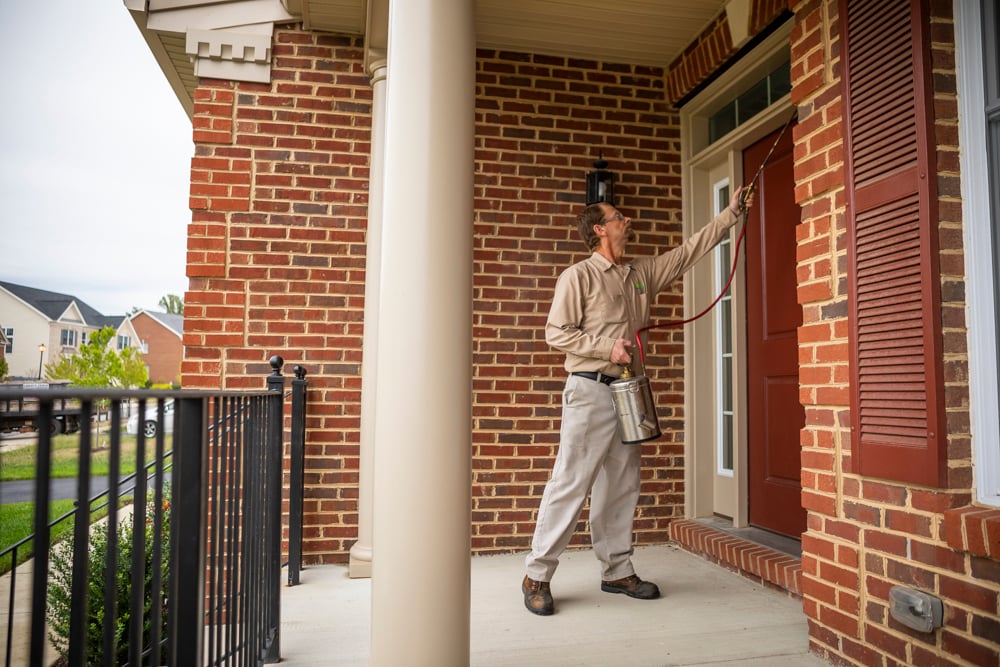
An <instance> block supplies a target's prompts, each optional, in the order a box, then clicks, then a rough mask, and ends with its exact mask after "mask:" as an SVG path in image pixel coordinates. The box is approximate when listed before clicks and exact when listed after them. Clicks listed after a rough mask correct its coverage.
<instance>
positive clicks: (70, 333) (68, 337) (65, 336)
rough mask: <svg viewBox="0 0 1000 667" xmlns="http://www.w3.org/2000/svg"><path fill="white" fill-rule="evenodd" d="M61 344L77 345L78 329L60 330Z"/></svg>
mask: <svg viewBox="0 0 1000 667" xmlns="http://www.w3.org/2000/svg"><path fill="white" fill-rule="evenodd" d="M59 344H60V345H62V346H63V347H76V331H75V330H74V329H63V330H62V331H60V332H59Z"/></svg>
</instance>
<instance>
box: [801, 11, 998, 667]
mask: <svg viewBox="0 0 1000 667" xmlns="http://www.w3.org/2000/svg"><path fill="white" fill-rule="evenodd" d="M931 4H932V5H933V6H934V9H933V11H934V18H933V20H932V23H931V26H932V28H931V39H932V42H933V43H932V50H933V62H934V64H935V65H934V68H935V72H934V91H935V96H934V97H935V100H934V111H935V123H934V135H935V136H934V137H933V139H932V141H933V143H934V144H936V145H937V147H938V152H937V156H936V157H937V161H938V191H939V202H938V215H939V219H940V224H939V232H938V234H939V236H938V240H939V246H940V255H939V260H940V266H941V286H942V319H943V322H944V325H943V332H942V334H943V340H944V364H945V368H946V380H945V382H946V409H947V418H948V455H947V470H948V475H947V479H948V484H947V487H946V488H944V489H931V488H920V487H913V486H906V485H901V484H896V483H892V482H887V481H882V480H876V479H870V478H864V477H861V476H859V475H857V474H856V473H855V472H854V471H853V468H852V462H851V440H850V412H849V403H850V401H849V399H848V389H849V383H850V381H851V376H850V367H849V363H848V356H849V355H848V338H847V336H848V321H847V298H848V293H847V280H846V275H847V274H846V272H847V223H846V217H845V190H844V188H845V183H844V154H843V147H842V144H841V139H840V137H841V136H842V135H843V109H842V107H841V100H840V93H841V81H840V79H839V78H838V73H839V45H840V39H839V34H838V32H837V29H838V28H837V26H838V21H837V16H838V3H837V2H836V1H823V2H803V3H799V4H798V6H797V7H796V8H795V11H796V25H795V29H794V31H793V34H792V78H793V91H792V96H793V101H794V102H795V104H797V105H798V108H799V124H798V127H797V128H796V131H795V140H796V172H795V176H796V184H797V188H796V193H797V199H798V201H799V203H800V205H801V207H802V223H801V224H800V225H799V226H798V228H797V233H798V241H799V250H798V259H799V263H798V282H799V301H800V303H801V304H802V308H803V326H802V328H801V330H800V332H799V346H800V354H799V361H800V382H801V390H800V398H801V401H802V403H803V405H804V406H805V408H806V428H805V429H804V430H803V432H802V446H803V452H802V465H803V471H802V486H803V504H804V505H805V507H806V508H807V509H808V510H809V519H808V533H807V534H806V535H805V536H804V538H803V557H802V569H803V606H804V609H805V612H806V614H807V616H808V617H809V626H810V637H811V644H812V647H813V650H815V651H817V652H819V653H821V654H824V655H825V656H826V657H828V658H829V659H831V660H832V661H834V662H835V663H837V664H865V665H870V664H878V665H897V664H938V665H952V664H954V665H984V664H996V663H997V660H998V643H997V639H998V636H1000V632H998V631H1000V624H998V623H997V621H996V617H997V612H998V608H997V598H998V591H1000V565H998V561H997V560H995V559H990V558H987V557H983V556H984V554H977V553H976V552H975V551H966V548H967V547H968V545H969V540H968V537H967V534H966V533H965V532H963V528H967V526H966V525H964V524H963V516H965V515H963V514H962V513H961V512H960V511H957V509H956V508H961V507H963V506H965V505H967V504H968V503H969V502H970V500H971V488H972V475H971V436H970V433H969V413H968V385H967V377H968V373H967V365H968V356H967V351H966V330H965V322H964V307H965V304H964V280H965V277H964V258H963V255H962V220H961V209H960V201H959V192H960V190H959V178H960V173H959V167H958V157H957V156H958V146H957V143H958V139H957V120H958V118H957V108H956V101H955V91H956V86H955V72H954V31H953V26H952V24H951V17H950V4H947V3H931ZM949 516H951V517H953V518H952V519H951V520H950V521H948V520H946V517H949ZM985 523H986V522H984V523H981V524H975V523H973V525H974V526H976V525H985ZM973 535H974V536H975V530H974V529H973ZM973 542H975V537H973ZM893 585H906V586H912V587H914V588H918V589H920V590H923V591H926V592H929V593H931V594H933V595H936V596H939V597H941V598H942V599H943V600H944V605H945V619H944V625H945V627H944V628H943V629H941V630H939V631H937V632H934V633H929V634H922V633H917V632H913V631H911V630H909V629H907V628H906V627H905V626H902V625H901V624H899V623H897V622H896V621H895V620H893V619H891V618H890V616H889V604H888V591H889V588H890V587H891V586H893Z"/></svg>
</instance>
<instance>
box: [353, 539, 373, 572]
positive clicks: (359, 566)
mask: <svg viewBox="0 0 1000 667" xmlns="http://www.w3.org/2000/svg"><path fill="white" fill-rule="evenodd" d="M347 576H349V577H350V578H351V579H371V576H372V550H371V547H364V546H361V545H360V544H358V543H357V542H355V543H354V546H353V547H351V561H350V565H349V566H348V569H347Z"/></svg>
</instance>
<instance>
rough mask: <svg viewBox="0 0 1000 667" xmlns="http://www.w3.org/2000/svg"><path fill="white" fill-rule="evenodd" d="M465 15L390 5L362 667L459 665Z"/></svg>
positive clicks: (468, 176) (413, 0) (466, 238)
mask: <svg viewBox="0 0 1000 667" xmlns="http://www.w3.org/2000/svg"><path fill="white" fill-rule="evenodd" d="M474 14H475V3H474V0H404V1H398V0H393V1H392V2H391V3H390V6H389V45H388V46H389V48H388V51H389V53H388V61H389V63H388V69H389V72H388V80H387V95H386V100H387V105H386V144H385V181H384V188H385V194H384V197H383V201H384V208H383V228H382V276H381V281H382V287H381V295H382V296H381V299H380V310H379V331H378V355H379V357H378V370H377V374H376V378H377V380H376V382H377V386H376V394H377V403H378V412H377V413H376V415H375V433H376V434H377V435H378V446H377V447H376V448H375V473H374V474H375V499H374V507H373V509H374V516H375V521H374V535H373V555H372V636H371V646H372V654H371V659H370V661H369V665H371V666H372V667H398V666H399V665H407V666H408V667H420V666H422V665H427V666H429V667H430V666H433V667H440V665H449V667H453V666H460V665H467V664H468V662H469V602H470V581H469V580H470V570H471V564H470V513H471V500H470V486H471V484H470V478H471V458H470V452H471V439H472V435H471V422H472V370H471V369H472V236H473V235H472V225H473V215H474V207H473V171H474V154H473V151H474V134H475V128H474V121H475V118H474V114H475V35H474Z"/></svg>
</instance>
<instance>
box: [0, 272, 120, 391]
mask: <svg viewBox="0 0 1000 667" xmlns="http://www.w3.org/2000/svg"><path fill="white" fill-rule="evenodd" d="M0 323H2V325H3V332H4V335H5V336H6V337H7V345H6V357H7V365H8V373H9V375H10V379H12V380H17V379H21V380H38V379H41V378H42V377H43V375H44V372H45V365H46V364H48V363H50V362H53V361H56V360H58V359H59V358H60V357H62V356H65V355H72V354H75V353H76V352H77V351H78V350H79V349H80V346H81V345H84V344H85V343H86V342H87V337H88V336H90V335H91V334H92V333H94V332H95V331H100V330H101V329H103V328H104V327H112V328H113V329H114V330H115V332H116V333H117V338H116V342H115V346H116V347H115V349H118V350H123V349H125V348H126V347H137V346H138V344H139V336H138V334H137V333H136V330H135V328H134V327H133V326H132V322H131V320H130V319H129V318H128V317H126V316H124V315H102V314H101V313H99V312H98V311H97V310H95V309H94V308H92V307H90V306H89V305H87V304H86V303H85V302H83V301H81V300H80V299H78V298H76V297H74V296H72V295H69V294H60V293H58V292H49V291H47V290H42V289H36V288H34V287H27V286H25V285H16V284H14V283H9V282H3V281H0Z"/></svg>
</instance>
